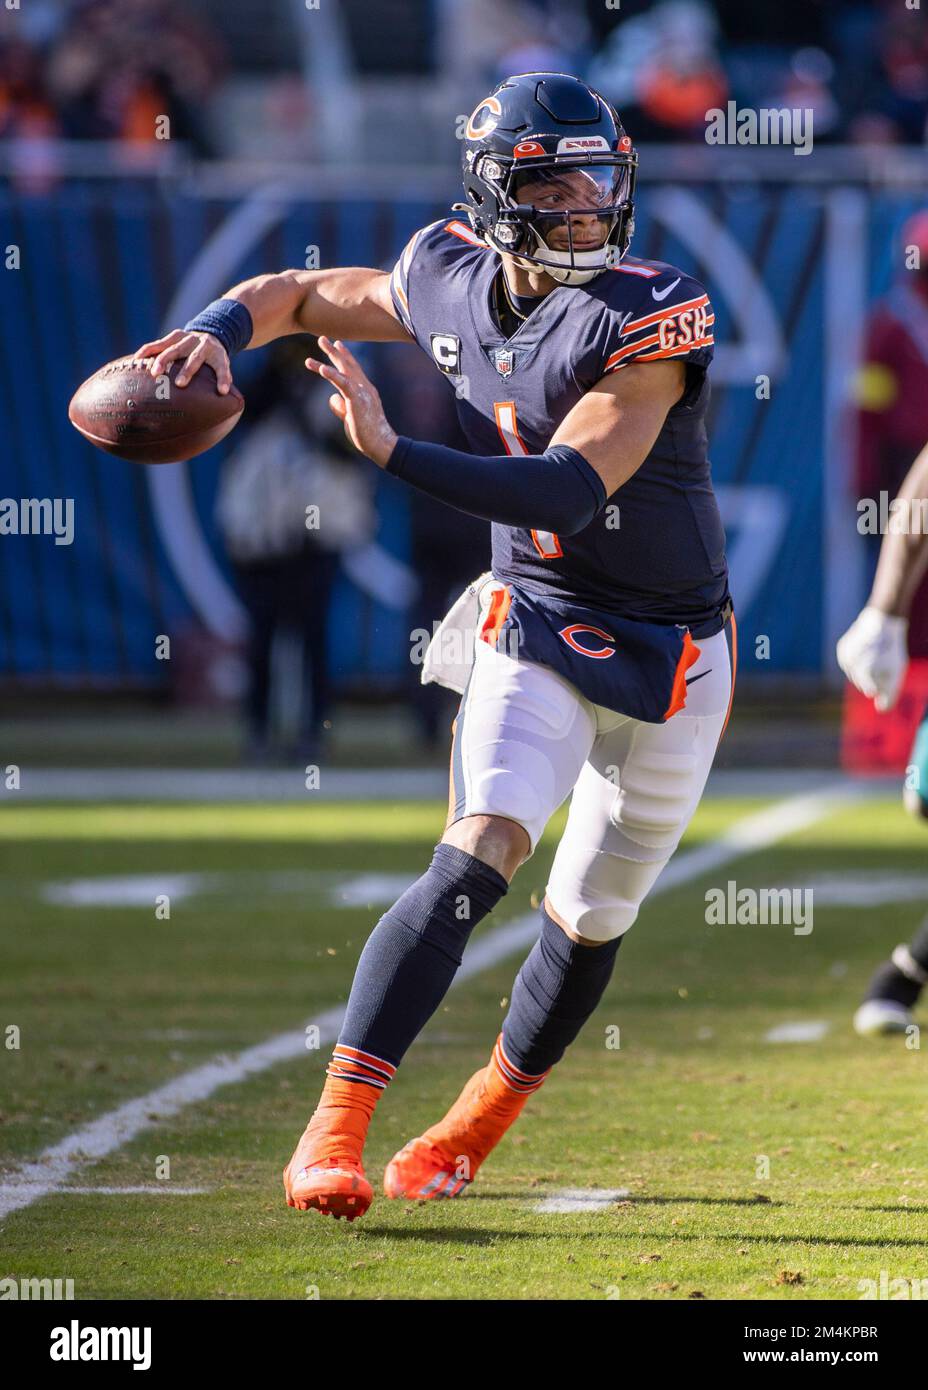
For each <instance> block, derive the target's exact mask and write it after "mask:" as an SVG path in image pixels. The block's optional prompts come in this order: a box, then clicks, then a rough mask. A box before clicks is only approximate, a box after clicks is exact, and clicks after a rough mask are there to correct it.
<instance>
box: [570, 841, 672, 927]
mask: <svg viewBox="0 0 928 1390" xmlns="http://www.w3.org/2000/svg"><path fill="white" fill-rule="evenodd" d="M559 859H560V854H558V855H556V856H555V861H554V867H553V869H552V870H551V878H550V880H549V882H548V890H547V894H548V900H549V902H550V903H551V906H552V907H553V908H554V910H555V911H556V912H557V914H558V916H559V917H562V918H563V919H564V921H565V922H566V923H567V924H568V926H569V927H571V928H572V929H573V930H574V931H575V932H577V933H578V935H579V936H582V937H585V938H586V940H587V941H612V940H613V938H614V937H617V936H623V935H624V934H625V932H627V931H628V929H629V927H631V926H633V925H634V922H635V919H636V917H637V916H638V910H639V908H640V907H641V904H642V902H643V901H644V899H645V896H646V895H647V893H648V892H649V891H650V889H651V887H652V886H653V884H654V882H655V880H656V879H657V877H658V875H659V874H660V872H661V870H662V869H663V867H664V865H665V864H666V862H667V860H666V859H661V860H659V861H657V862H654V861H653V860H652V861H651V862H649V863H643V862H642V861H641V860H637V859H626V858H625V856H624V855H619V854H607V853H599V854H597V855H595V856H594V857H593V858H592V859H591V860H590V862H589V863H588V864H586V865H585V866H584V867H583V869H582V870H581V871H580V872H578V871H577V869H576V868H573V869H571V868H569V867H568V865H567V862H566V860H565V861H563V862H562V863H559V862H558V860H559Z"/></svg>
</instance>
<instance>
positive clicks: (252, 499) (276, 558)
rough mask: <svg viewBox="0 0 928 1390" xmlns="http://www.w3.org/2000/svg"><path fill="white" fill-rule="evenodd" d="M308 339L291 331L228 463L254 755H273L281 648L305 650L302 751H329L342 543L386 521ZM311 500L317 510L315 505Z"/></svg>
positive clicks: (221, 505)
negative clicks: (316, 370) (332, 638)
mask: <svg viewBox="0 0 928 1390" xmlns="http://www.w3.org/2000/svg"><path fill="white" fill-rule="evenodd" d="M306 355H307V350H306V340H305V339H304V338H282V339H280V340H278V342H276V343H275V344H274V345H273V347H272V348H271V349H270V351H269V357H268V365H267V368H266V369H265V371H264V372H263V374H262V375H261V376H260V377H259V378H258V379H257V381H255V382H253V383H252V384H251V385H250V386H249V388H248V417H247V418H248V421H249V428H248V431H247V433H246V435H245V438H244V439H243V441H242V443H241V444H240V445H239V446H238V447H237V448H236V449H234V450H233V452H232V453H231V454H230V456H229V458H228V459H227V461H226V464H225V467H224V470H223V474H222V479H221V482H220V488H219V496H218V499H217V517H218V520H219V524H220V527H221V529H222V533H223V536H224V539H225V543H226V547H227V549H228V552H229V557H230V559H231V561H232V566H233V570H234V572H235V578H236V583H237V586H238V589H239V592H240V594H241V598H242V602H243V603H244V605H245V607H246V608H247V610H248V615H249V619H250V625H251V630H250V636H249V641H248V652H247V661H248V688H247V693H246V699H245V721H246V731H247V734H246V756H247V757H248V758H249V760H251V761H255V762H263V761H265V760H267V759H268V758H269V757H270V756H271V754H272V752H273V744H274V730H273V705H274V690H273V655H274V644H275V638H276V637H277V636H278V635H279V634H281V633H289V634H291V635H292V636H293V637H295V639H296V642H297V645H298V648H299V669H300V678H299V686H300V690H299V699H298V701H297V703H298V705H299V712H298V716H297V735H296V756H297V757H298V758H299V759H301V760H304V761H314V760H316V759H317V758H318V755H319V751H320V747H321V745H322V743H323V741H324V734H323V731H324V728H325V724H326V720H327V718H328V715H329V712H330V704H331V683H330V678H329V661H328V651H327V638H328V611H329V601H330V598H331V593H332V585H333V582H334V579H335V575H336V572H337V570H338V556H339V552H340V551H341V550H342V549H345V548H348V547H357V546H360V545H363V544H364V543H365V542H366V541H367V540H368V539H369V537H370V535H371V534H372V532H373V529H374V514H373V508H372V505H371V500H370V491H369V487H368V482H367V480H366V477H365V473H366V466H365V465H364V464H363V461H361V460H360V458H359V456H358V455H357V454H356V453H355V451H354V450H353V449H352V448H351V446H350V445H349V444H348V442H347V440H346V439H345V434H344V430H343V427H342V425H341V423H340V422H339V421H338V420H337V419H336V418H335V416H334V415H332V413H331V411H330V410H329V407H328V396H329V394H330V391H329V389H328V388H327V387H325V386H321V385H319V384H318V383H317V382H316V381H315V380H314V379H313V378H311V377H310V376H309V373H308V372H307V371H306V368H305V367H304V365H303V360H304V358H305V357H306ZM307 508H311V509H315V510H313V511H310V512H309V513H308V512H307Z"/></svg>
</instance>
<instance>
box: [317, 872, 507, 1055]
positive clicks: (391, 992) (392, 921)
mask: <svg viewBox="0 0 928 1390" xmlns="http://www.w3.org/2000/svg"><path fill="white" fill-rule="evenodd" d="M508 891H509V885H508V883H507V882H506V880H505V879H504V878H503V876H502V874H499V873H497V872H496V870H495V869H492V868H491V867H490V865H489V864H484V863H483V862H482V861H481V860H479V859H475V858H474V856H473V855H472V854H468V853H467V851H466V850H463V849H458V848H457V846H456V845H436V846H435V853H434V855H433V856H432V862H431V864H430V865H429V867H428V869H427V870H426V871H425V873H424V874H423V875H422V877H421V878H419V879H417V880H416V882H415V883H414V884H412V886H411V887H409V888H407V889H406V892H405V893H404V894H403V896H402V897H401V898H400V899H399V900H398V901H397V902H396V903H394V905H393V907H391V908H390V910H389V912H386V913H385V914H384V915H383V917H381V919H380V921H379V922H378V923H377V925H376V927H375V928H374V930H373V931H372V932H371V934H370V936H369V937H368V939H367V944H366V945H365V947H364V950H363V951H362V952H361V958H360V960H359V961H358V968H357V970H356V971H355V976H354V982H353V984H352V986H351V994H350V996H349V998H348V1008H347V1010H346V1012H345V1021H344V1023H343V1024H342V1030H341V1033H340V1034H339V1038H338V1041H339V1043H340V1044H344V1045H346V1046H348V1047H353V1048H357V1049H358V1050H359V1051H362V1052H366V1053H370V1054H371V1055H373V1056H374V1057H380V1058H383V1060H384V1061H386V1062H389V1063H391V1064H392V1065H393V1066H394V1067H395V1066H398V1065H399V1063H400V1061H401V1060H402V1057H403V1054H404V1053H405V1052H406V1049H407V1048H408V1047H409V1045H410V1043H412V1042H413V1041H414V1039H415V1038H416V1037H417V1036H418V1034H419V1033H420V1032H421V1031H422V1029H423V1028H424V1027H425V1025H426V1023H427V1022H428V1021H429V1019H430V1018H431V1017H432V1014H433V1013H434V1012H435V1010H436V1009H437V1008H438V1006H439V1004H440V1003H441V1001H442V999H444V997H445V994H446V993H447V990H448V987H449V985H450V984H451V981H452V980H453V979H454V976H455V974H456V972H457V969H458V966H459V965H460V964H461V958H462V956H463V954H464V947H465V946H466V945H467V939H468V937H469V936H470V934H471V932H472V931H473V929H474V927H475V926H476V925H477V923H478V922H480V921H482V920H483V918H484V917H485V916H486V915H487V913H488V912H491V911H492V910H493V908H494V907H495V906H496V904H497V903H498V902H499V900H500V898H501V897H503V895H504V894H505V893H507V892H508Z"/></svg>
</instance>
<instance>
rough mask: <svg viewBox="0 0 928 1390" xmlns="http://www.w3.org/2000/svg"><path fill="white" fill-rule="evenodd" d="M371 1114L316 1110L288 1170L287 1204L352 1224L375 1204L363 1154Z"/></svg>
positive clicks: (330, 1108)
mask: <svg viewBox="0 0 928 1390" xmlns="http://www.w3.org/2000/svg"><path fill="white" fill-rule="evenodd" d="M368 1119H369V1116H367V1115H365V1114H362V1113H359V1112H358V1111H356V1110H351V1109H346V1108H344V1107H333V1106H325V1107H322V1106H320V1108H319V1109H318V1110H317V1111H316V1113H315V1115H313V1117H312V1119H311V1120H310V1122H309V1124H308V1125H307V1126H306V1129H305V1130H304V1132H303V1136H302V1138H301V1139H300V1142H299V1143H298V1144H297V1146H296V1149H295V1150H294V1154H293V1157H292V1158H291V1160H290V1162H289V1163H288V1164H287V1166H286V1168H285V1169H284V1192H285V1194H286V1197H287V1206H288V1207H296V1208H297V1209H298V1210H299V1211H319V1212H322V1213H323V1215H325V1214H326V1213H328V1215H330V1216H334V1217H336V1218H337V1217H339V1216H344V1217H345V1218H346V1219H347V1220H348V1221H354V1220H356V1219H357V1218H358V1217H359V1216H363V1215H364V1213H365V1212H366V1211H367V1209H368V1207H369V1206H370V1204H371V1202H372V1201H373V1200H374V1192H373V1189H372V1187H371V1185H370V1183H369V1182H368V1181H367V1178H366V1177H365V1176H364V1169H363V1167H362V1165H361V1153H362V1150H363V1147H364V1139H365V1136H366V1133H367V1123H368Z"/></svg>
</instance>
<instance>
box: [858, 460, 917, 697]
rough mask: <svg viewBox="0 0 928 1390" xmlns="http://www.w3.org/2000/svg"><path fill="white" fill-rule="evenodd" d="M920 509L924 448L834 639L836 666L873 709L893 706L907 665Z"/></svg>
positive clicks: (895, 503) (902, 489)
mask: <svg viewBox="0 0 928 1390" xmlns="http://www.w3.org/2000/svg"><path fill="white" fill-rule="evenodd" d="M900 504H901V505H900ZM926 507H928V444H926V446H925V448H924V449H922V451H921V453H920V454H919V456H918V458H917V459H916V460H915V462H914V463H913V464H912V467H911V468H910V469H909V471H908V473H907V474H906V476H905V480H904V482H903V484H902V487H901V488H900V489H899V496H898V497H897V498H896V501H895V502H894V504H893V517H892V522H893V524H892V525H891V527H890V529H889V530H888V531H887V533H886V535H885V536H884V537H883V542H882V545H881V546H880V558H879V562H878V564H877V570H876V576H875V578H874V581H873V588H872V589H871V591H870V597H869V598H868V600H867V602H866V604H865V606H864V607H863V609H861V611H860V613H859V614H858V615H857V617H856V618H855V620H854V622H853V623H852V624H851V626H850V627H849V628H848V630H847V632H846V633H845V634H844V636H843V637H842V638H840V639H839V641H838V647H837V656H838V665H839V666H840V667H841V670H842V671H843V672H844V674H845V675H846V676H847V678H848V680H849V681H851V682H853V684H854V685H856V686H857V689H858V690H860V691H861V692H862V693H863V694H864V695H866V696H867V697H868V698H869V699H871V700H873V701H874V703H875V705H876V707H877V709H878V710H888V709H891V708H892V706H893V705H894V704H895V703H896V699H897V698H898V695H899V690H900V687H901V685H902V681H903V677H904V676H905V671H906V667H907V665H908V661H909V657H908V649H907V646H906V637H907V634H908V626H909V610H910V609H911V606H912V599H913V598H914V596H915V592H916V590H917V589H918V586H919V585H920V584H921V582H922V579H923V578H924V575H925V571H926V569H928V531H926V529H925V528H924V527H923V526H922V525H921V524H920V522H921V516H922V511H923V510H924V509H925V508H926ZM897 518H901V520H897Z"/></svg>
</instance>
